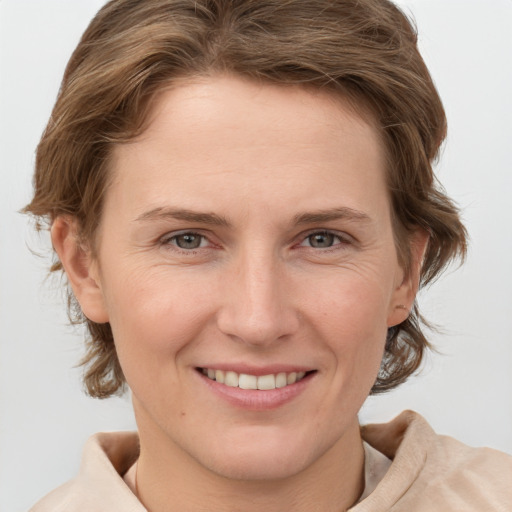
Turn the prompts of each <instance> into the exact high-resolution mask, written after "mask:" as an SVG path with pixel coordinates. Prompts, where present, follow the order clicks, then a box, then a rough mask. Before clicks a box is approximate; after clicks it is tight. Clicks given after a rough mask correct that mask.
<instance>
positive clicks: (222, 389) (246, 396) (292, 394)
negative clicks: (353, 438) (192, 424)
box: [196, 371, 316, 411]
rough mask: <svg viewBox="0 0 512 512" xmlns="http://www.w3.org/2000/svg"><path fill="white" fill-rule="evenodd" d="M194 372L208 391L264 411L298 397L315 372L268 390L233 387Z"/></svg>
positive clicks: (228, 400)
mask: <svg viewBox="0 0 512 512" xmlns="http://www.w3.org/2000/svg"><path fill="white" fill-rule="evenodd" d="M196 374H197V376H198V377H199V378H200V379H201V380H202V381H203V383H204V384H205V385H206V386H208V388H209V389H210V391H212V392H213V393H215V394H216V395H217V396H219V397H221V398H222V399H224V400H225V401H227V402H228V403H229V404H231V405H233V406H235V407H239V408H241V409H248V410H253V411H264V410H269V409H276V408H278V407H281V406H283V405H285V404H287V403H289V402H291V401H292V400H293V399H294V398H296V397H298V396H299V395H300V394H301V393H303V392H304V391H305V390H306V388H307V387H308V386H309V385H310V383H311V381H312V380H313V378H314V376H315V374H316V372H312V373H310V374H307V375H306V376H305V377H303V378H302V379H301V380H300V381H299V382H295V383H294V384H289V385H288V386H285V387H283V388H276V389H269V390H259V389H241V388H238V387H237V388H233V387H230V386H226V385H225V384H221V383H220V382H217V381H216V380H212V379H209V378H208V377H206V376H205V375H203V374H202V373H199V372H198V371H196Z"/></svg>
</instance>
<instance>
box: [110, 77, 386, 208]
mask: <svg viewBox="0 0 512 512" xmlns="http://www.w3.org/2000/svg"><path fill="white" fill-rule="evenodd" d="M146 126H147V128H146V129H145V131H144V132H143V133H142V134H141V135H140V136H139V137H137V139H135V140H134V141H132V142H130V143H128V144H122V145H118V146H117V147H115V148H114V152H113V159H112V164H113V166H112V170H113V172H114V182H116V181H117V182H119V183H123V184H124V185H126V184H127V183H128V182H129V183H130V186H131V189H132V195H133V194H135V195H133V197H132V198H131V199H132V201H133V204H138V202H140V200H141V198H144V202H145V203H148V202H150V203H151V202H152V203H155V207H158V204H157V203H158V202H162V201H165V200H166V198H169V197H174V196H175V195H176V194H181V196H180V200H181V201H182V202H183V201H184V202H193V201H194V197H195V196H197V194H198V193H199V192H200V191H203V192H205V193H208V192H210V193H211V194H214V193H215V194H221V193H223V192H225V190H224V189H226V188H229V189H230V191H231V192H233V190H236V191H237V194H238V195H244V194H245V195H246V196H247V198H248V199H250V200H251V201H254V200H255V199H256V197H257V196H256V194H257V193H259V194H264V195H265V196H267V197H268V200H269V201H271V200H281V201H283V200H287V201H292V202H293V201H295V200H297V199H298V198H299V196H300V195H301V194H303V193H304V187H307V190H309V192H310V200H311V201H312V202H314V200H315V198H314V195H315V193H317V195H318V197H317V199H318V201H317V202H321V201H323V200H324V199H325V197H324V196H325V192H326V190H328V188H329V186H332V187H334V188H335V189H336V190H339V188H340V186H342V187H343V188H344V189H345V190H346V192H347V194H346V196H347V198H348V195H349V194H348V192H349V190H352V195H356V196H357V194H359V195H361V194H364V195H366V194H367V193H369V192H370V190H369V189H370V188H371V189H378V190H373V192H374V193H378V194H380V195H382V193H383V191H384V190H385V179H384V158H383V150H382V147H381V140H380V137H379V134H378V131H377V129H376V128H375V127H374V126H373V123H372V120H368V121H367V120H366V118H365V119H363V118H362V117H361V116H360V115H359V114H357V113H356V112H355V109H354V108H352V106H351V104H349V103H348V102H347V101H344V100H343V99H342V98H339V97H337V96H335V95H334V94H333V93H330V92H324V91H319V90H311V89H305V88H303V87H297V86H282V85H269V84H266V83H265V84H262V83H256V82H253V81H248V80H244V79H241V78H238V77H232V76H216V77H209V78H202V79H198V80H195V81H192V82H189V83H183V84H179V85H178V86H175V87H172V88H169V89H167V90H163V91H161V92H160V93H159V94H158V95H157V96H156V97H155V99H154V101H153V104H152V109H151V112H150V115H149V117H148V122H147V125H146ZM341 178H343V183H340V179H341ZM294 184H296V185H297V186H293V185H294ZM124 185H123V186H124ZM300 187H303V188H302V189H301V188H300ZM356 189H357V193H356ZM219 198H220V196H219ZM333 200H334V198H333ZM349 202H350V201H349ZM145 206H147V204H146V205H145ZM318 206H321V205H312V207H318ZM345 206H348V207H350V206H351V205H350V204H347V205H345ZM141 207H142V205H141ZM141 213H142V212H141Z"/></svg>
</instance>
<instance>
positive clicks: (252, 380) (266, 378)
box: [197, 368, 315, 391]
mask: <svg viewBox="0 0 512 512" xmlns="http://www.w3.org/2000/svg"><path fill="white" fill-rule="evenodd" d="M197 370H198V371H199V372H200V373H202V374H203V375H204V376H205V377H207V378H208V379H210V380H213V381H216V382H218V383H219V384H224V385H225V386H228V387H231V388H240V389H252V390H261V391H268V390H272V389H280V388H285V387H288V386H291V385H293V384H296V383H297V382H300V381H301V380H302V379H304V378H305V377H307V376H308V375H310V374H312V373H314V372H315V370H313V371H308V372H303V371H300V372H279V373H269V374H267V375H251V374H248V373H237V372H234V371H231V370H228V371H225V370H217V369H214V368H197Z"/></svg>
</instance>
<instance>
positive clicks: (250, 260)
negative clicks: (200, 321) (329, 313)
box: [217, 251, 299, 347]
mask: <svg viewBox="0 0 512 512" xmlns="http://www.w3.org/2000/svg"><path fill="white" fill-rule="evenodd" d="M285 265H286V263H283V262H281V261H279V259H278V258H276V257H272V256H265V255H263V254H261V252H260V253H257V252H256V251H253V252H252V253H251V254H245V255H242V256H241V257H240V258H238V259H237V260H236V261H235V262H234V263H233V265H232V266H231V268H230V271H229V272H227V275H226V279H225V283H224V286H223V289H222V290H221V294H222V297H223V298H222V306H221V308H220V309H219V311H218V315H217V325H218V327H219V329H220V330H221V331H222V332H223V333H224V334H226V335H228V336H230V337H231V338H233V339H236V340H238V341H241V342H244V343H246V344H248V345H251V346H254V347H267V346H269V345H271V344H273V343H275V342H276V341H279V340H281V341H284V339H286V338H288V337H290V336H291V335H292V334H294V333H295V332H296V331H297V329H298V327H299V315H298V311H297V310H296V308H295V307H294V305H293V293H292V290H291V289H290V280H289V278H288V276H287V272H286V268H285Z"/></svg>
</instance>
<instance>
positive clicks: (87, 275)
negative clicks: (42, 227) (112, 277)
mask: <svg viewBox="0 0 512 512" xmlns="http://www.w3.org/2000/svg"><path fill="white" fill-rule="evenodd" d="M51 237H52V243H53V247H54V249H55V251H56V253H57V255H58V256H59V260H60V261H61V263H62V266H63V267H64V271H65V272H66V276H67V278H68V280H69V284H70V285H71V288H72V290H73V293H74V295H75V297H76V299H77V301H78V303H79V304H80V307H81V308H82V311H83V313H84V315H85V316H86V317H87V318H88V319H89V320H92V321H93V322H96V323H106V322H108V321H109V319H108V313H107V308H106V307H105V300H104V296H103V291H102V288H101V283H100V281H99V276H98V271H97V270H98V268H97V262H96V261H95V260H94V259H93V258H92V256H91V253H90V251H89V249H88V248H86V247H84V246H83V244H82V243H81V242H80V240H79V237H78V228H77V221H76V220H75V219H73V218H72V217H67V216H60V217H57V218H56V219H55V220H54V221H53V223H52V228H51Z"/></svg>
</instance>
